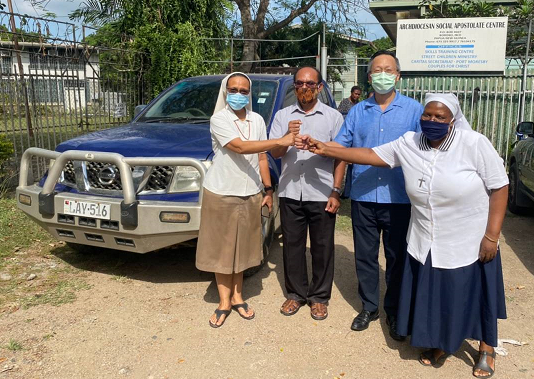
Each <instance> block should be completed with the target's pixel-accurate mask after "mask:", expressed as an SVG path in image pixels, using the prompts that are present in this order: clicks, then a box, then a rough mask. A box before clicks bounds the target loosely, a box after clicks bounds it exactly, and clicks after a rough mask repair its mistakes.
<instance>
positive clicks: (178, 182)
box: [169, 161, 211, 193]
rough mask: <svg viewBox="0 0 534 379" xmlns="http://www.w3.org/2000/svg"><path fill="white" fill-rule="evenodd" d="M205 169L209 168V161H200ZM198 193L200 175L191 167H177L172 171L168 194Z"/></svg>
mask: <svg viewBox="0 0 534 379" xmlns="http://www.w3.org/2000/svg"><path fill="white" fill-rule="evenodd" d="M202 163H203V164H204V166H205V167H206V169H208V168H209V167H210V166H211V161H202ZM197 191H200V173H199V172H198V170H197V169H196V168H194V167H191V166H177V167H176V168H175V169H174V175H173V177H172V181H171V185H170V187H169V193H173V192H175V193H176V192H197Z"/></svg>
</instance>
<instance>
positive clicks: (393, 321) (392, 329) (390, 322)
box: [386, 316, 406, 341]
mask: <svg viewBox="0 0 534 379" xmlns="http://www.w3.org/2000/svg"><path fill="white" fill-rule="evenodd" d="M386 325H387V326H388V327H389V335H390V336H391V338H393V339H394V340H395V341H404V340H405V339H406V337H405V336H401V335H400V334H399V333H397V317H395V316H387V317H386Z"/></svg>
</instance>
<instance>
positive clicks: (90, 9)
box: [71, 0, 228, 96]
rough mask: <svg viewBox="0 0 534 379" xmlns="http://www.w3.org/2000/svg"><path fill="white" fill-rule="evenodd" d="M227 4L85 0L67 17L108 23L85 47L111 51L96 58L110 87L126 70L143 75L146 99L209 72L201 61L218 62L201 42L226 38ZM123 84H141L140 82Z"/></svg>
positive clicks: (215, 1) (208, 0)
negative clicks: (178, 83) (194, 76)
mask: <svg viewBox="0 0 534 379" xmlns="http://www.w3.org/2000/svg"><path fill="white" fill-rule="evenodd" d="M226 4H227V1H226V0H90V1H89V0H88V1H86V2H85V3H84V4H83V6H82V8H80V9H78V10H77V11H75V12H73V13H72V14H71V18H76V19H82V20H83V21H85V22H93V23H97V24H98V23H104V22H108V23H107V24H106V25H104V26H103V27H102V28H100V29H99V30H98V31H97V33H96V34H95V35H93V36H90V37H88V38H87V42H88V43H89V44H92V45H96V46H105V47H113V48H115V49H114V50H109V49H107V50H106V49H103V50H102V51H101V55H100V61H101V63H100V66H101V71H102V72H103V73H104V75H105V77H106V78H108V85H109V87H110V88H113V87H114V82H116V81H118V80H124V79H123V77H124V72H126V71H129V72H130V73H133V74H135V75H138V76H141V75H144V76H145V77H146V78H147V79H148V88H149V91H150V92H151V94H149V96H155V95H157V94H158V93H159V92H161V91H162V90H163V89H165V88H167V87H168V86H169V85H171V84H173V83H174V82H176V81H178V80H180V79H183V78H185V77H189V76H193V75H201V74H205V73H208V72H210V71H212V70H213V65H211V64H208V63H206V62H205V61H210V60H220V55H221V52H218V51H216V50H215V49H214V48H213V44H212V43H211V42H210V41H208V40H206V39H204V38H205V37H213V36H217V37H224V36H225V35H227V34H228V31H227V28H226V25H225V23H224V21H225V18H226V15H227V10H226V8H225V5H226ZM110 20H112V21H111V22H109V21H110ZM128 51H129V52H130V53H127V52H128ZM134 51H135V52H134ZM117 65H120V66H121V68H120V69H118V67H117ZM124 66H126V67H124ZM128 80H131V81H132V82H136V83H139V82H140V80H139V77H137V78H135V79H128ZM115 88H117V87H115ZM133 90H134V91H135V90H136V89H133Z"/></svg>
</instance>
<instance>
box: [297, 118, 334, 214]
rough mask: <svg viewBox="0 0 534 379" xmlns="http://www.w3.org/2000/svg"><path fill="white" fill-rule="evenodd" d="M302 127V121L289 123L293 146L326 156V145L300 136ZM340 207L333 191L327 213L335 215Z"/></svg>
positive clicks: (327, 204)
mask: <svg viewBox="0 0 534 379" xmlns="http://www.w3.org/2000/svg"><path fill="white" fill-rule="evenodd" d="M300 125H302V121H300V120H294V121H290V122H289V125H288V133H287V135H288V136H292V138H293V146H295V147H296V148H297V149H300V150H308V151H310V152H312V153H315V154H320V155H324V151H325V148H326V145H325V144H324V143H323V142H321V141H317V140H316V139H314V138H312V137H310V136H309V135H307V134H304V135H303V134H300ZM340 206H341V202H340V199H339V194H338V193H337V192H335V191H332V193H331V194H330V196H329V197H328V201H327V202H326V207H325V211H326V212H329V213H334V214H335V213H337V212H338V210H339V207H340Z"/></svg>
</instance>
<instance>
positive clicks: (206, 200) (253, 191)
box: [196, 72, 295, 328]
mask: <svg viewBox="0 0 534 379" xmlns="http://www.w3.org/2000/svg"><path fill="white" fill-rule="evenodd" d="M251 84H252V83H251V80H250V78H249V77H248V76H247V75H245V74H243V73H239V72H236V73H232V74H230V75H228V76H227V77H225V78H224V79H223V80H222V83H221V89H220V91H219V97H218V99H217V104H216V106H215V111H214V114H213V116H212V117H211V119H210V132H211V141H212V147H213V152H214V156H213V163H212V165H211V167H210V168H209V170H208V172H207V174H206V178H205V180H204V183H203V201H202V208H201V219H200V231H199V236H198V244H197V254H196V266H197V268H198V269H199V270H202V271H209V272H214V273H215V279H216V281H217V290H218V292H219V298H220V300H219V306H218V307H217V309H216V310H215V312H214V314H213V315H212V317H211V318H210V320H209V324H210V326H211V327H213V328H218V327H220V326H222V325H223V324H224V322H225V321H226V318H227V317H228V316H229V314H230V312H231V310H232V309H234V310H235V311H236V312H237V313H238V314H239V315H240V316H241V317H242V318H244V319H246V320H251V319H253V318H254V316H255V313H254V311H253V310H252V308H251V307H249V306H248V304H247V303H246V302H244V300H243V297H242V286H243V271H244V270H246V269H247V268H250V267H254V266H258V265H259V264H260V263H261V261H262V259H263V253H262V246H261V207H262V206H264V205H265V206H267V207H268V209H269V212H270V211H271V209H272V204H273V198H272V196H273V190H274V189H273V186H272V183H271V176H270V173H269V163H268V160H267V157H266V154H265V152H266V151H268V150H270V149H272V148H273V147H276V146H291V145H293V143H294V138H295V137H294V136H293V135H292V134H289V135H286V136H284V137H283V138H280V139H276V140H268V139H267V132H266V127H265V121H264V120H263V118H262V117H261V116H260V115H259V114H258V113H255V112H253V111H252V95H251ZM262 191H263V193H264V194H262Z"/></svg>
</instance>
